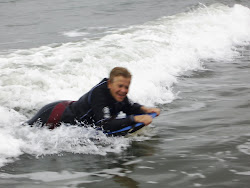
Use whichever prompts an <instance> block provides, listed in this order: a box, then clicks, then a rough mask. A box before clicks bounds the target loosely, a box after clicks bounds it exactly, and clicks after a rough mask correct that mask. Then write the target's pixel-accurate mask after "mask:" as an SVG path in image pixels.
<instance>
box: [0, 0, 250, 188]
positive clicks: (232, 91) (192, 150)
mask: <svg viewBox="0 0 250 188" xmlns="http://www.w3.org/2000/svg"><path fill="white" fill-rule="evenodd" d="M185 2H186V4H185V3H183V2H176V1H175V2H172V1H171V2H170V4H172V5H173V6H170V7H168V6H166V10H171V11H170V12H168V11H166V12H167V13H166V14H165V12H163V13H162V12H160V10H164V6H165V5H166V4H165V3H166V2H165V1H164V2H163V1H159V2H158V3H159V4H155V3H152V2H149V1H141V3H142V5H143V6H141V7H140V8H142V9H140V8H139V9H140V11H139V12H144V10H145V8H147V7H150V6H153V5H154V6H155V7H154V9H152V10H151V12H150V13H152V15H151V14H146V15H147V16H142V15H140V16H139V17H138V18H136V19H134V20H132V21H131V19H130V18H129V17H127V16H125V15H133V14H132V13H134V14H135V13H136V11H138V9H137V8H135V4H133V3H132V1H131V3H132V4H129V3H125V2H122V1H119V3H120V4H119V3H118V4H119V5H114V4H105V6H102V7H101V6H100V5H99V2H98V1H93V2H91V3H90V2H88V3H89V6H90V7H93V6H94V7H97V9H96V10H98V11H101V12H102V13H103V14H102V18H103V19H102V20H98V22H91V21H90V20H89V22H88V20H85V21H84V22H83V25H84V26H86V28H88V29H89V28H90V27H92V26H93V25H94V24H96V25H97V26H98V27H102V26H103V25H108V27H107V28H104V29H103V30H101V31H100V30H99V31H98V32H96V33H95V32H94V33H91V32H89V34H87V35H86V34H84V32H86V29H85V28H83V26H80V25H74V23H75V24H76V23H77V21H76V20H75V22H74V21H73V22H72V25H70V24H65V25H64V26H61V27H62V28H58V30H57V29H55V28H57V27H56V25H57V24H58V23H60V19H58V18H59V17H60V18H61V17H62V16H60V14H59V13H62V12H61V11H59V10H61V9H65V10H71V11H66V13H67V14H65V20H69V19H70V16H69V14H72V15H73V17H74V15H79V14H80V13H79V12H78V10H79V9H78V6H76V5H78V4H77V3H79V2H78V1H72V4H71V5H69V4H61V5H60V6H59V7H58V8H57V9H52V8H51V7H50V8H48V7H47V8H45V7H46V6H45V5H46V3H45V2H43V3H42V4H40V6H38V7H40V8H39V9H38V10H37V11H38V12H39V11H41V10H43V12H46V13H45V14H44V16H45V17H51V16H50V15H51V14H52V15H53V14H54V15H56V16H58V17H57V19H56V16H54V17H53V19H51V20H49V19H44V20H43V19H41V23H40V24H39V23H38V25H40V26H41V25H44V26H46V27H44V30H45V31H44V33H43V32H41V33H43V34H42V35H38V34H37V33H35V32H34V30H32V27H30V26H27V27H28V28H29V29H28V31H29V32H30V33H31V35H29V36H28V35H26V34H22V30H20V38H18V37H17V33H16V32H17V31H13V30H12V32H13V33H14V34H13V36H14V37H12V38H4V40H6V41H8V42H6V43H4V44H3V45H1V48H2V49H3V50H2V52H1V56H0V62H1V64H0V65H1V72H0V73H1V75H0V84H1V85H0V86H1V91H0V96H1V98H0V104H1V106H0V107H1V108H0V112H1V121H0V131H1V132H0V136H1V137H0V164H1V168H0V187H17V188H19V187H32V188H33V187H129V188H132V187H153V186H158V187H171V188H172V187H173V188H175V187H176V188H179V187H213V188H214V187H232V188H233V187H248V186H249V175H250V170H249V167H248V163H249V155H250V138H249V137H250V134H249V123H250V118H249V111H250V109H249V108H250V96H249V92H250V84H249V82H248V80H249V77H250V74H249V71H250V64H249V62H250V59H249V57H250V48H249V41H250V37H249V34H248V31H250V29H249V28H250V27H249V24H248V23H250V22H249V19H250V16H249V14H250V13H249V9H247V8H246V7H243V6H238V5H237V6H233V5H234V4H235V3H240V4H242V5H245V6H247V2H246V1H230V2H227V3H228V5H232V6H233V7H231V8H228V7H227V6H224V5H223V6H218V5H215V4H213V3H214V2H213V1H210V2H209V1H207V3H209V4H213V5H212V6H211V7H207V8H206V7H204V6H203V5H202V6H201V8H199V7H200V6H198V4H197V2H196V1H185ZM6 3H7V4H5V5H4V6H7V7H9V8H10V7H12V8H13V6H17V5H18V4H17V3H22V4H21V7H23V8H27V10H30V11H31V12H33V11H34V12H35V11H36V9H30V8H29V7H30V6H32V5H34V4H33V3H34V2H30V1H19V2H18V1H12V3H13V5H12V4H11V3H10V1H6ZM26 3H28V4H26ZM74 3H76V4H74ZM224 3H225V2H224ZM2 4H3V3H2ZM2 4H1V5H2ZM187 4H188V8H185V7H186V5H187ZM111 5H112V6H111ZM160 5H161V6H160ZM61 6H62V7H61ZM64 6H65V7H64ZM84 6H86V4H85V5H84ZM41 7H43V8H45V9H41ZM72 7H75V9H73V10H74V11H72ZM114 7H115V9H113V8H114ZM124 7H127V9H125V8H124ZM173 7H174V8H173ZM27 10H25V11H24V13H27ZM87 10H88V11H86V12H84V13H82V14H89V15H91V16H93V14H94V13H93V12H92V11H93V10H92V9H87ZM107 10H109V11H107ZM110 10H113V12H115V11H121V12H122V14H124V17H123V18H122V19H121V20H123V21H121V20H119V19H118V20H116V19H114V17H112V16H109V15H110V14H109V13H110ZM187 10H192V11H187ZM5 11H7V12H8V9H5ZM98 11H97V12H98ZM95 13H96V12H95ZM111 13H112V11H111ZM177 13H181V14H177ZM2 14H3V13H2ZM16 14H21V12H20V13H16ZM22 15H23V17H18V19H17V17H15V16H14V17H12V18H13V19H14V20H15V21H16V22H19V21H20V22H26V21H27V22H28V23H29V24H30V22H31V21H29V19H26V18H27V16H25V14H22ZM63 15H64V14H63ZM97 15H98V14H97ZM169 15H171V16H169ZM16 16H18V15H16ZM91 16H90V17H91ZM161 16H165V17H161ZM76 17H77V16H76ZM97 17H98V16H97ZM159 17H161V18H160V19H159V20H155V19H156V18H159ZM94 18H96V17H94ZM19 19H20V20H19ZM30 19H31V17H30ZM54 19H55V20H54ZM34 20H35V19H34ZM4 21H5V23H6V22H7V20H6V19H5V20H4ZM108 21H109V23H112V24H110V25H111V26H110V25H109V24H107V22H108ZM146 21H150V22H147V23H145V22H146ZM49 22H50V24H52V25H51V27H48V25H50V24H49ZM66 23H69V22H66ZM78 23H79V22H78ZM88 23H89V25H88ZM229 23H230V24H229ZM29 24H27V25H29ZM126 24H127V25H126ZM133 24H138V25H133ZM4 25H5V26H6V27H9V28H10V26H7V25H6V24H4ZM59 25H62V24H59ZM53 26H55V27H53ZM13 27H14V28H17V27H20V26H18V25H17V23H15V24H14V26H13ZM3 28H4V27H3ZM47 28H48V29H47ZM118 28H123V29H122V30H119V29H118ZM236 28H237V29H236ZM5 29H6V28H5ZM5 29H4V30H5ZM23 29H24V30H23V32H24V33H27V32H26V31H27V28H26V29H25V28H24V27H23ZM50 29H51V30H53V31H52V32H51V35H48V33H50ZM1 33H4V32H2V31H1ZM58 33H63V34H58ZM215 34H216V35H215ZM5 35H6V36H7V35H8V36H10V33H9V32H6V33H5ZM1 36H4V35H1ZM38 36H41V37H38ZM54 36H57V37H54ZM23 37H24V38H25V37H28V40H27V41H26V42H17V43H15V42H14V43H13V41H17V40H19V39H22V38H23ZM92 37H93V38H92ZM35 38H36V39H37V40H35ZM83 38H84V39H83ZM86 38H88V39H86ZM33 39H34V40H33ZM80 39H81V40H80ZM117 39H118V42H117ZM79 40H80V41H79ZM2 41H3V40H1V42H2ZM58 41H60V42H65V43H64V44H60V43H58V44H52V43H54V42H58ZM67 41H70V42H67ZM76 41H77V42H76ZM41 44H44V45H45V46H43V47H39V46H40V45H41ZM31 47H38V48H31ZM13 48H22V49H23V50H14V49H13ZM152 62H153V63H152ZM117 64H118V65H122V66H126V67H128V68H129V69H130V70H131V71H132V72H133V73H134V81H133V83H132V88H131V97H132V98H133V99H134V100H136V101H138V100H139V101H140V102H141V103H146V104H147V105H156V106H158V107H160V108H161V110H162V113H161V115H160V116H159V117H157V118H156V119H155V120H154V122H153V124H152V125H150V126H149V127H148V129H147V130H145V131H144V134H143V135H141V136H136V137H132V138H107V137H105V135H102V134H101V133H99V134H96V132H95V131H94V130H92V129H88V130H83V129H81V128H79V127H64V126H62V127H60V128H58V129H57V130H54V131H49V130H44V129H36V128H29V127H20V123H21V122H23V121H25V120H27V119H28V118H29V117H31V116H32V115H33V114H34V113H35V112H36V110H37V109H39V108H40V107H41V106H43V105H44V104H46V103H47V102H49V101H53V100H56V99H61V98H66V99H77V98H78V97H80V96H81V94H83V93H84V92H85V91H87V90H88V89H89V88H91V87H92V86H93V85H94V84H95V83H97V82H98V81H99V80H100V79H101V78H102V77H104V76H105V75H106V73H107V72H108V70H109V69H110V68H111V67H113V66H115V65H117ZM142 65H143V66H142ZM69 68H70V69H69ZM145 74H146V75H147V76H145ZM59 78H60V79H59ZM87 79H88V80H89V82H88V83H83V82H82V80H87ZM147 85H148V87H146V86H147ZM20 96H21V97H20Z"/></svg>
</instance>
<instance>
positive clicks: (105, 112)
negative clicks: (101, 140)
mask: <svg viewBox="0 0 250 188" xmlns="http://www.w3.org/2000/svg"><path fill="white" fill-rule="evenodd" d="M102 111H103V117H104V118H110V117H111V116H110V110H109V108H108V107H107V106H105V107H104V108H103V109H102Z"/></svg>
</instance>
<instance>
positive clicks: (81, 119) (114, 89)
mask: <svg viewBox="0 0 250 188" xmlns="http://www.w3.org/2000/svg"><path fill="white" fill-rule="evenodd" d="M131 78H132V76H131V74H130V72H129V71H128V70H127V69H126V68H123V67H115V68H114V69H112V71H111V72H110V76H109V79H107V78H104V79H103V80H102V81H101V82H100V83H99V84H97V85H96V86H95V87H93V88H92V89H91V90H90V91H89V92H87V93H86V94H85V95H83V96H82V97H81V98H80V99H79V100H78V101H57V102H54V103H51V104H48V105H46V106H45V107H43V108H42V109H41V110H40V111H39V112H38V113H37V114H36V115H35V116H34V117H33V118H32V119H31V120H29V121H28V122H27V123H28V124H29V125H33V124H34V123H35V122H40V123H41V124H42V125H46V126H48V127H49V128H50V129H53V128H55V127H56V126H59V125H60V123H61V122H64V123H69V124H78V125H79V124H80V125H82V124H83V125H86V124H91V125H93V126H95V127H98V128H102V129H103V130H105V131H115V130H118V129H121V128H123V127H124V126H128V125H131V124H134V123H137V122H141V123H143V124H145V125H148V124H150V123H151V122H152V117H151V116H150V115H146V114H145V113H157V115H159V114H160V109H158V108H147V107H144V106H141V105H140V104H138V103H133V102H132V101H130V100H129V99H128V97H127V94H128V91H129V86H130V82H131ZM121 111H123V112H124V113H125V114H126V115H127V117H125V118H119V119H117V118H116V117H117V115H118V114H119V113H120V112H121ZM136 114H144V115H136ZM135 115H136V116H135Z"/></svg>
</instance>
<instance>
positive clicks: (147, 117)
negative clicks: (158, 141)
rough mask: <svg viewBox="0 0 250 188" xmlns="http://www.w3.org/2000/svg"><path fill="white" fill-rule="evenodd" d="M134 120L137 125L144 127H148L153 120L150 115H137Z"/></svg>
mask: <svg viewBox="0 0 250 188" xmlns="http://www.w3.org/2000/svg"><path fill="white" fill-rule="evenodd" d="M134 120H135V122H137V123H143V124H144V125H149V124H150V123H151V122H152V120H153V118H152V116H150V115H138V116H134Z"/></svg>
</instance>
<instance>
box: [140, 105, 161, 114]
mask: <svg viewBox="0 0 250 188" xmlns="http://www.w3.org/2000/svg"><path fill="white" fill-rule="evenodd" d="M141 110H142V111H143V112H145V113H156V114H157V116H159V115H160V113H161V110H160V109H159V108H147V107H145V106H142V107H141Z"/></svg>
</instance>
